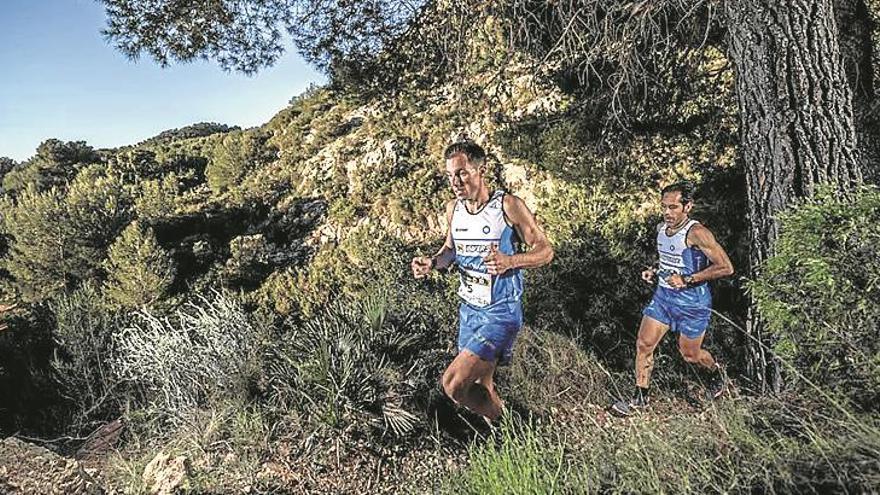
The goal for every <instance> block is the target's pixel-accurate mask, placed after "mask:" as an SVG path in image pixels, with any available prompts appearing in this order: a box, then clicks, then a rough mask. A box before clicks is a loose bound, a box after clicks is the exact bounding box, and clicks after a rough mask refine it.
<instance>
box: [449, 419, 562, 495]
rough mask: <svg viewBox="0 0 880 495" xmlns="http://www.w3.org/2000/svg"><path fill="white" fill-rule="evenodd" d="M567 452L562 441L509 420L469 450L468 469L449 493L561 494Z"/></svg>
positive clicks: (518, 421)
mask: <svg viewBox="0 0 880 495" xmlns="http://www.w3.org/2000/svg"><path fill="white" fill-rule="evenodd" d="M564 452H565V448H564V447H563V445H562V439H561V438H558V437H554V436H552V434H551V435H547V434H546V432H544V431H541V430H539V429H538V428H536V427H535V426H534V425H530V424H525V423H522V421H521V420H519V419H517V418H513V417H509V416H508V417H506V418H505V419H504V421H503V422H502V424H501V426H500V430H499V432H498V434H497V435H496V436H495V437H494V438H491V439H489V441H488V442H486V443H485V444H478V443H475V444H473V445H472V446H471V448H470V449H468V463H469V466H468V469H467V470H465V471H464V473H462V475H461V477H460V478H459V479H457V480H455V482H453V484H451V486H453V487H454V488H451V489H448V493H450V494H451V493H459V494H460V493H466V494H481V495H483V494H498V495H504V494H508V493H524V494H535V495H538V494H551V493H561V492H562V490H563V488H564V487H563V483H564V480H565V478H567V477H568V476H570V470H571V467H570V465H569V463H568V461H567V460H566V459H564Z"/></svg>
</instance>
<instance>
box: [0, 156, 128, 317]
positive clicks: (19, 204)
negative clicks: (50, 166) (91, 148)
mask: <svg viewBox="0 0 880 495" xmlns="http://www.w3.org/2000/svg"><path fill="white" fill-rule="evenodd" d="M0 209H2V215H3V221H4V231H5V233H6V234H7V235H8V236H10V237H11V242H10V249H9V253H8V254H7V256H6V258H5V259H4V260H3V263H4V267H5V268H6V270H8V271H9V273H10V275H11V276H12V277H13V279H14V281H15V286H14V289H15V290H17V291H18V292H19V293H20V294H21V296H22V298H23V299H24V300H25V301H42V300H44V299H46V298H48V297H51V296H52V295H54V294H56V293H57V292H58V291H59V290H61V289H63V288H66V287H74V286H76V285H77V284H78V283H79V282H81V281H84V280H90V279H94V278H97V277H98V276H99V275H100V271H101V261H102V260H103V259H104V256H105V254H106V249H107V246H108V245H109V244H110V243H111V242H112V241H113V239H114V238H115V237H116V235H117V234H118V233H119V232H120V231H121V230H122V228H123V227H124V226H125V225H126V223H127V222H128V219H129V218H130V214H131V211H130V199H129V197H128V195H127V194H126V192H125V191H124V190H123V187H122V183H121V182H120V181H119V178H118V177H113V176H107V175H106V174H105V170H104V168H103V166H101V165H91V166H88V167H86V168H84V169H82V170H81V171H80V173H79V174H78V175H77V176H76V179H74V181H73V182H71V183H70V185H69V187H68V188H67V189H66V190H62V189H59V188H57V187H52V188H50V189H49V190H47V191H45V192H39V191H38V190H37V189H36V188H35V187H34V186H28V187H27V189H25V190H24V191H23V192H22V193H21V194H20V195H19V196H18V198H17V199H16V200H14V201H10V200H7V201H4V202H3V204H2V206H0Z"/></svg>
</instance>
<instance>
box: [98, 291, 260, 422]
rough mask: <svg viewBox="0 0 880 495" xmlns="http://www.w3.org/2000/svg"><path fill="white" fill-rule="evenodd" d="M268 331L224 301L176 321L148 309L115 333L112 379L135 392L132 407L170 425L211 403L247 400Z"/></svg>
mask: <svg viewBox="0 0 880 495" xmlns="http://www.w3.org/2000/svg"><path fill="white" fill-rule="evenodd" d="M267 336H268V332H267V329H266V328H265V327H263V326H261V325H259V324H257V323H256V322H255V321H253V319H252V318H251V317H250V316H249V315H248V314H247V313H245V311H244V310H243V309H242V307H241V305H240V303H238V302H237V301H236V300H235V299H233V298H232V297H230V296H229V295H227V294H222V293H217V292H215V293H213V294H212V295H211V298H210V299H209V298H205V297H199V298H198V299H197V300H196V301H195V302H190V303H189V304H188V305H187V307H185V308H184V309H182V310H179V311H177V313H176V314H175V319H174V320H172V319H171V318H168V317H163V316H161V315H159V314H156V313H154V312H152V311H150V310H141V311H138V312H136V313H134V314H133V322H132V323H131V324H129V325H128V326H126V327H125V328H124V329H122V331H120V332H118V333H116V334H114V336H113V344H114V347H115V348H116V349H117V352H116V354H115V357H114V358H113V360H112V364H111V366H112V369H113V372H114V373H115V374H116V376H118V377H119V378H121V379H123V380H125V381H127V382H129V383H130V384H131V385H132V387H133V389H134V390H135V392H136V395H135V396H134V397H132V399H133V404H132V405H134V406H135V407H140V408H142V409H143V410H144V411H145V412H146V413H147V414H148V415H154V416H161V417H163V418H167V419H168V420H171V421H172V422H174V421H176V420H180V419H181V418H182V417H183V415H184V414H185V413H186V412H187V411H188V410H190V409H193V408H200V407H207V406H209V405H210V404H211V403H212V402H213V401H216V400H223V399H229V398H237V399H242V398H247V397H248V396H249V391H250V387H251V385H252V383H253V382H254V381H256V378H257V375H258V373H259V368H260V356H261V353H262V352H263V349H264V348H265V345H266V339H267Z"/></svg>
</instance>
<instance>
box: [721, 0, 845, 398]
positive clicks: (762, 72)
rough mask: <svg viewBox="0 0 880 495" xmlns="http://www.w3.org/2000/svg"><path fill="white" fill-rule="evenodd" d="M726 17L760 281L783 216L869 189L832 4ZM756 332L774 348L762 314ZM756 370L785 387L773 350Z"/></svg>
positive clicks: (803, 0)
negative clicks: (824, 193) (824, 192)
mask: <svg viewBox="0 0 880 495" xmlns="http://www.w3.org/2000/svg"><path fill="white" fill-rule="evenodd" d="M725 16H726V23H727V28H728V43H727V45H728V50H729V54H728V55H729V57H730V59H731V60H732V61H733V63H734V67H735V70H736V93H737V101H738V106H739V112H740V129H739V133H740V149H739V152H740V155H741V159H742V160H743V162H744V164H745V168H746V182H747V187H748V200H749V214H748V217H749V224H750V235H751V243H750V245H751V249H750V253H749V259H750V264H751V267H750V268H751V274H752V277H755V276H757V275H758V273H759V271H760V269H761V265H762V263H763V262H764V261H765V260H766V259H767V258H768V257H769V256H771V255H772V254H773V245H774V243H775V241H776V239H777V238H778V234H779V224H778V219H777V217H778V214H779V212H781V211H782V210H784V209H785V208H786V207H787V206H788V205H789V204H790V203H792V201H793V200H796V199H798V198H803V197H808V196H810V195H812V194H813V193H814V192H815V190H816V187H817V186H819V185H820V184H830V185H832V187H835V188H836V189H838V190H840V191H847V190H849V189H851V188H852V187H853V186H854V185H855V184H857V183H859V182H860V181H861V172H860V168H859V163H860V161H859V158H858V151H857V146H856V131H855V125H854V117H853V105H852V95H853V93H852V91H851V89H850V87H849V84H848V82H847V76H846V72H845V70H844V64H843V62H842V58H841V51H840V44H839V41H838V39H839V31H838V28H837V22H836V20H835V16H834V8H833V2H832V0H771V1H767V0H727V1H726V2H725ZM747 331H748V332H749V334H750V335H751V336H752V337H753V338H754V340H756V341H758V342H761V343H764V344H767V343H768V342H767V339H766V336H765V335H764V325H763V323H762V321H761V318H760V315H758V314H757V312H756V311H755V309H754V306H753V307H752V309H751V310H750V311H749V322H748V326H747ZM750 341H753V340H752V339H750ZM748 365H749V366H748V367H749V371H750V374H751V375H752V377H753V378H754V379H756V380H758V382H759V383H760V385H761V388H762V389H763V388H765V387H766V386H767V385H770V387H771V388H773V389H778V388H779V387H780V385H781V376H780V370H779V369H778V366H774V365H773V359H772V358H771V357H770V356H768V355H767V353H766V352H765V348H764V346H762V345H760V344H750V352H749V363H748Z"/></svg>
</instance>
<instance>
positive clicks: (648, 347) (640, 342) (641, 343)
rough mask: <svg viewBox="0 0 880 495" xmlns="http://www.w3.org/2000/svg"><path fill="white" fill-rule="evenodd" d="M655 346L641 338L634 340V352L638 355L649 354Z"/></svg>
mask: <svg viewBox="0 0 880 495" xmlns="http://www.w3.org/2000/svg"><path fill="white" fill-rule="evenodd" d="M656 346H657V344H656V343H654V342H651V341H649V340H645V339H643V338H638V339H636V351H637V352H638V353H639V354H651V353H652V352H654V347H656Z"/></svg>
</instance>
